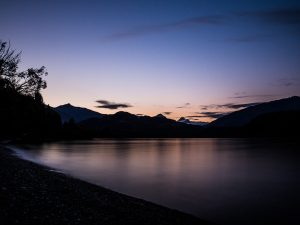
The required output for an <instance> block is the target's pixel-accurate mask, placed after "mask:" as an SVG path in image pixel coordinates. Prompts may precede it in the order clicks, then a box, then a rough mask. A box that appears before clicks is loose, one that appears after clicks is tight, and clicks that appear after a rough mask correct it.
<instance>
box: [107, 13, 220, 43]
mask: <svg viewBox="0 0 300 225" xmlns="http://www.w3.org/2000/svg"><path fill="white" fill-rule="evenodd" d="M223 18H224V17H223V16H219V15H212V16H198V17H192V18H188V19H183V20H178V21H175V22H170V23H163V24H156V25H148V26H140V27H136V28H132V29H129V30H127V31H123V32H117V33H114V34H111V35H108V36H106V37H103V38H102V40H104V41H118V40H122V39H127V38H132V37H137V36H142V35H147V34H154V33H161V32H165V31H172V30H176V29H183V28H187V27H192V26H199V25H217V24H221V23H222V22H223Z"/></svg>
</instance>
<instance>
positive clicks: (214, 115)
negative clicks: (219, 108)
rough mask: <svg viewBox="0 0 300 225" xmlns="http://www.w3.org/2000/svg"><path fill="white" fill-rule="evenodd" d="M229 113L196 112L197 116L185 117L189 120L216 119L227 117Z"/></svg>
mask: <svg viewBox="0 0 300 225" xmlns="http://www.w3.org/2000/svg"><path fill="white" fill-rule="evenodd" d="M228 113H229V112H196V114H197V115H191V116H186V118H189V119H197V118H211V119H218V118H220V117H222V116H225V115H227V114H228Z"/></svg>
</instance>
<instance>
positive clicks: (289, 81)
mask: <svg viewBox="0 0 300 225" xmlns="http://www.w3.org/2000/svg"><path fill="white" fill-rule="evenodd" d="M277 84H278V85H280V86H285V87H290V86H298V85H300V78H281V79H278V80H277Z"/></svg>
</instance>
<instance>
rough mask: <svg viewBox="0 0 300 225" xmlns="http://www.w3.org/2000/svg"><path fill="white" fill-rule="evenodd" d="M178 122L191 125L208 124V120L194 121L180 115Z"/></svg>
mask: <svg viewBox="0 0 300 225" xmlns="http://www.w3.org/2000/svg"><path fill="white" fill-rule="evenodd" d="M177 122H180V123H185V124H189V125H195V126H205V125H207V124H208V123H206V122H194V121H190V120H189V119H187V118H185V117H180V119H179V120H177Z"/></svg>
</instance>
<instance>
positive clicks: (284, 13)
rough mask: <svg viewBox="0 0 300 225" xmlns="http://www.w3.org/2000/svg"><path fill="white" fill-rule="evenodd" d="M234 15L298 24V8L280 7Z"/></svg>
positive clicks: (282, 23) (299, 11)
mask: <svg viewBox="0 0 300 225" xmlns="http://www.w3.org/2000/svg"><path fill="white" fill-rule="evenodd" d="M234 15H236V16H239V17H250V18H256V19H259V20H261V21H263V22H266V23H272V24H281V25H296V24H300V8H299V7H295V8H281V9H271V10H264V11H253V12H238V13H234Z"/></svg>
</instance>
